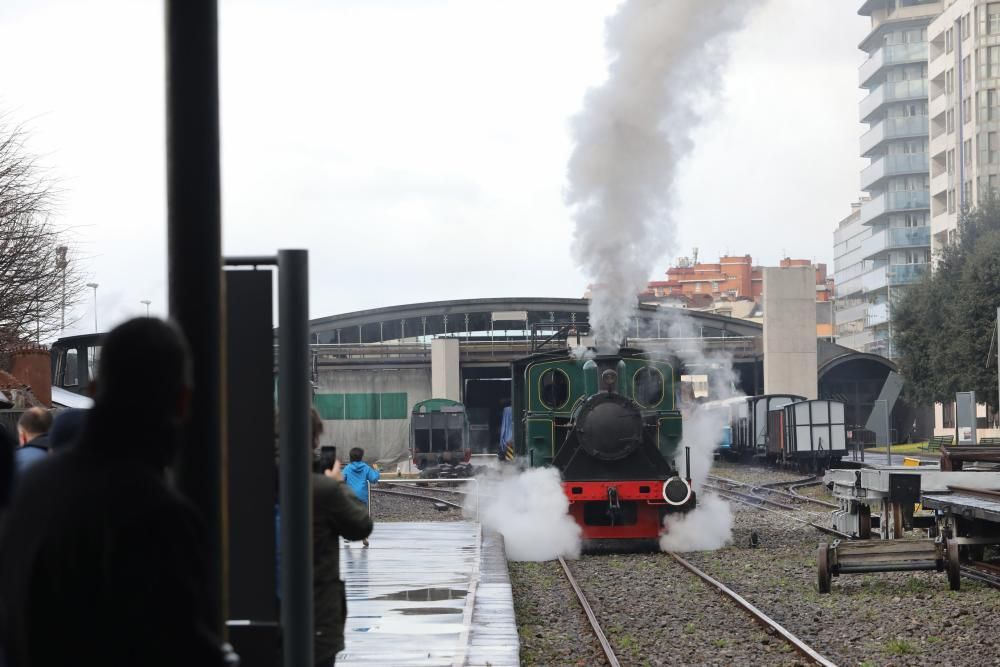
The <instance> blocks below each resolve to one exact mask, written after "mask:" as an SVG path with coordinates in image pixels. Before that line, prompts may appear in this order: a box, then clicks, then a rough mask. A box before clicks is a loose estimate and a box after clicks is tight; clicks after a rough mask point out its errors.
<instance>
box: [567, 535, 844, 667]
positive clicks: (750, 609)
mask: <svg viewBox="0 0 1000 667" xmlns="http://www.w3.org/2000/svg"><path fill="white" fill-rule="evenodd" d="M666 553H667V555H668V556H670V557H671V558H673V559H674V560H675V561H676V562H677V563H678V564H679V565H681V566H682V567H683V568H684V569H686V570H687V571H688V572H691V573H692V574H694V575H695V576H697V577H698V578H699V579H701V580H702V581H704V582H705V583H706V584H708V585H709V586H710V587H711V588H713V589H715V590H716V591H717V592H718V593H719V594H721V595H722V596H723V597H724V598H726V599H728V600H729V601H730V602H732V603H733V604H735V605H736V606H737V607H739V608H740V610H741V611H743V612H745V613H747V614H749V615H750V616H751V617H752V618H753V619H754V621H755V622H757V623H758V624H759V625H761V626H762V627H763V628H764V630H765V632H769V633H773V634H774V635H775V636H777V637H780V638H781V640H782V641H784V642H785V643H787V644H788V645H789V646H791V648H792V649H793V650H794V651H795V652H797V653H799V654H800V655H801V656H802V657H804V658H805V659H806V660H808V661H809V663H810V664H814V665H821V666H822V667H836V666H835V665H834V663H833V662H831V661H830V660H828V659H827V658H825V657H823V656H822V655H821V654H820V653H819V652H817V651H816V650H815V649H813V648H812V647H810V646H809V645H808V644H806V643H805V642H804V641H802V640H801V639H799V638H798V637H797V636H795V634H793V633H792V632H791V631H789V630H788V629H787V628H785V627H784V626H782V625H781V624H780V623H778V622H777V621H775V620H774V619H773V618H771V617H770V616H768V615H767V614H765V613H764V612H763V611H761V610H760V609H758V608H757V607H756V606H754V605H753V604H751V603H750V602H749V601H748V600H747V599H746V598H744V597H743V596H741V595H740V594H739V593H737V592H736V591H734V590H732V589H731V588H729V587H728V586H726V585H725V584H723V583H722V582H720V581H719V580H717V579H715V578H713V577H711V576H710V575H708V574H706V573H705V572H703V571H702V570H700V569H698V568H697V567H695V566H694V565H692V564H691V563H690V562H688V561H687V560H685V559H684V558H682V557H681V556H679V555H677V554H676V553H674V552H671V551H668V552H666ZM559 565H560V566H561V567H562V570H563V573H564V574H565V575H566V579H567V580H568V581H569V584H570V586H571V587H572V588H573V592H574V593H575V594H576V597H577V599H578V600H579V602H580V606H581V607H582V608H583V611H584V614H585V615H586V616H587V620H588V621H589V622H590V627H591V629H592V630H593V632H594V635H595V636H596V637H597V640H598V642H599V643H600V645H601V648H602V650H603V651H604V656H605V658H606V659H607V661H608V664H609V665H611V667H620V665H621V663H620V662H619V660H618V656H617V655H616V654H615V651H614V647H613V646H611V642H610V641H608V638H607V635H606V634H605V632H604V630H603V628H602V627H601V624H600V621H598V619H597V615H596V614H595V613H594V610H593V608H592V607H591V606H590V602H589V601H588V600H587V596H586V594H585V593H584V591H583V588H581V586H580V584H579V583H578V582H577V580H576V577H574V576H573V572H572V570H571V569H570V567H569V564H568V563H567V562H566V560H565V559H563V558H562V557H561V556H560V557H559Z"/></svg>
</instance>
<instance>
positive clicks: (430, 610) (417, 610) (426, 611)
mask: <svg viewBox="0 0 1000 667" xmlns="http://www.w3.org/2000/svg"><path fill="white" fill-rule="evenodd" d="M389 611H396V612H399V613H400V614H402V615H403V616H433V615H437V614H461V613H464V611H465V610H464V609H458V608H457V607H411V608H409V609H390V610H389Z"/></svg>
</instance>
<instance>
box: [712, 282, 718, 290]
mask: <svg viewBox="0 0 1000 667" xmlns="http://www.w3.org/2000/svg"><path fill="white" fill-rule="evenodd" d="M712 291H713V292H718V291H719V283H717V282H715V281H714V280H713V281H712Z"/></svg>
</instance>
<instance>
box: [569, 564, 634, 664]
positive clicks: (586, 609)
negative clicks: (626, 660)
mask: <svg viewBox="0 0 1000 667" xmlns="http://www.w3.org/2000/svg"><path fill="white" fill-rule="evenodd" d="M559 565H561V566H562V570H563V574H565V575H566V580H567V581H569V585H570V586H572V587H573V592H574V593H576V598H577V599H578V600H579V601H580V606H581V607H583V613H584V614H586V615H587V620H588V621H589V622H590V628H591V630H593V631H594V635H595V636H596V637H597V641H598V642H599V643H600V645H601V649H602V650H603V651H604V657H605V658H607V659H608V664H609V665H611V667H621V663H620V662H618V656H617V655H615V650H614V648H612V646H611V642H609V641H608V637H607V635H605V634H604V630H603V629H602V628H601V624H600V623H599V622H598V620H597V615H596V614H594V610H593V608H591V606H590V602H588V601H587V596H586V595H584V593H583V589H582V588H580V584H578V583H577V581H576V577H574V576H573V572H572V571H571V570H570V569H569V565H567V564H566V559H565V558H563V557H562V556H559Z"/></svg>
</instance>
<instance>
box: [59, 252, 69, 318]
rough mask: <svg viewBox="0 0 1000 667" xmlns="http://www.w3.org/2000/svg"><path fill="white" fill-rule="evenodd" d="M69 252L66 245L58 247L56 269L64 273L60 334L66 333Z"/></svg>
mask: <svg viewBox="0 0 1000 667" xmlns="http://www.w3.org/2000/svg"><path fill="white" fill-rule="evenodd" d="M67 250H69V248H67V247H66V246H64V245H61V246H56V268H57V269H59V270H60V271H61V272H62V316H61V318H60V326H59V333H63V332H64V331H66V267H67V266H68V265H69V261H68V260H67V259H66V251H67Z"/></svg>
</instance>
